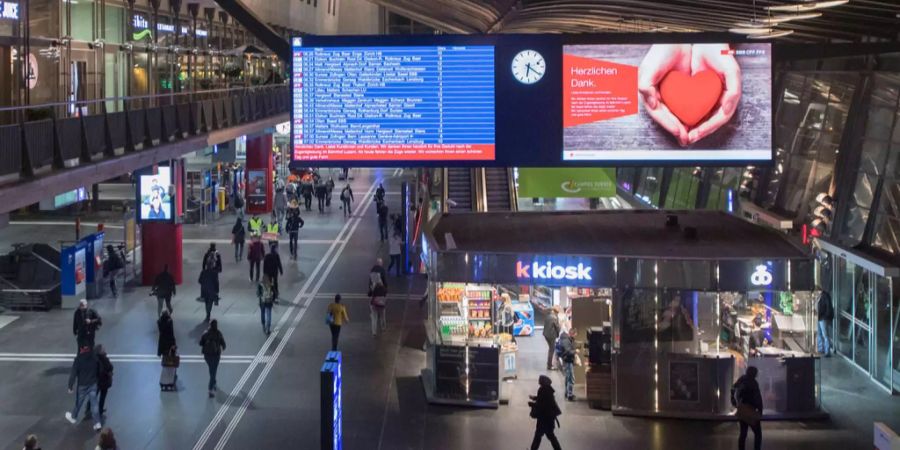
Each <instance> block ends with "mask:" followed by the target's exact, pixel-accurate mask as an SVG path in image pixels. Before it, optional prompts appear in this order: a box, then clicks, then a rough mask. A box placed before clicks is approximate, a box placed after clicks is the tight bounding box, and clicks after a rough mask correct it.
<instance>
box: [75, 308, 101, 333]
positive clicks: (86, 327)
mask: <svg viewBox="0 0 900 450" xmlns="http://www.w3.org/2000/svg"><path fill="white" fill-rule="evenodd" d="M87 319H91V320H92V321H94V322H91V323H90V324H88V323H85V320H87ZM102 324H103V321H102V319H100V314H97V311H95V310H94V308H87V309H81V308H78V309H76V310H75V317H73V318H72V334H74V335H76V336H78V337H85V336H92V335H93V334H94V333H96V332H97V328H100V325H102Z"/></svg>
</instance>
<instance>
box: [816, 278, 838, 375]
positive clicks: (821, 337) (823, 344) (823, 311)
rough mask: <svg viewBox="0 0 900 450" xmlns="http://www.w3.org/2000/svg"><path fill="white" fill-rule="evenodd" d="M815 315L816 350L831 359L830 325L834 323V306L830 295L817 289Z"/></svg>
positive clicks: (832, 348)
mask: <svg viewBox="0 0 900 450" xmlns="http://www.w3.org/2000/svg"><path fill="white" fill-rule="evenodd" d="M816 315H817V317H818V320H819V322H818V331H819V332H818V334H816V349H817V350H818V351H819V353H820V354H823V355H825V357H826V358H830V357H831V353H832V351H833V350H834V347H832V343H831V324H832V321H834V305H833V304H832V303H831V294H829V293H828V291H826V290H824V289H822V288H819V299H818V301H817V302H816Z"/></svg>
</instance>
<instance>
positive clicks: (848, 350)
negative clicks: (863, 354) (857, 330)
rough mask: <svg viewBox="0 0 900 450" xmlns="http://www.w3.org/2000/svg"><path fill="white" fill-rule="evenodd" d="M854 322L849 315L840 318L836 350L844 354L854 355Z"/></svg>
mask: <svg viewBox="0 0 900 450" xmlns="http://www.w3.org/2000/svg"><path fill="white" fill-rule="evenodd" d="M852 334H853V322H851V321H850V319H848V318H847V316H843V315H842V316H841V317H840V318H839V319H838V330H837V339H836V342H835V344H834V348H835V350H837V351H839V352H841V354H843V355H844V356H847V357H852V356H853V340H852V337H851V335H852Z"/></svg>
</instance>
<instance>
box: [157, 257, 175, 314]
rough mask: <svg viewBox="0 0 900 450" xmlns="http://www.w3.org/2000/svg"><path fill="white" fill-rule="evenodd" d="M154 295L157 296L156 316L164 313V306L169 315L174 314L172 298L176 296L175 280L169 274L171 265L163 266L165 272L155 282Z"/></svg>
mask: <svg viewBox="0 0 900 450" xmlns="http://www.w3.org/2000/svg"><path fill="white" fill-rule="evenodd" d="M153 295H156V316H157V317H159V316H160V315H161V314H162V312H163V304H165V306H166V309H167V310H168V311H169V314H172V311H173V310H172V296H173V295H175V278H172V274H170V273H169V265H168V264H166V265H164V266H163V271H162V272H160V273H159V275H157V276H156V279H155V280H153Z"/></svg>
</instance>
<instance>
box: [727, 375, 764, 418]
mask: <svg viewBox="0 0 900 450" xmlns="http://www.w3.org/2000/svg"><path fill="white" fill-rule="evenodd" d="M733 389H734V397H735V398H734V399H735V401H736V402H737V404H739V405H740V404H746V405H750V406H752V407H754V408H756V409H757V410H759V411H762V410H763V402H762V393H761V392H760V391H759V383H757V382H756V379H755V378H751V377H749V376H747V375H741V377H740V378H738V380H737V381H736V382H735V383H734V388H733Z"/></svg>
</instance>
